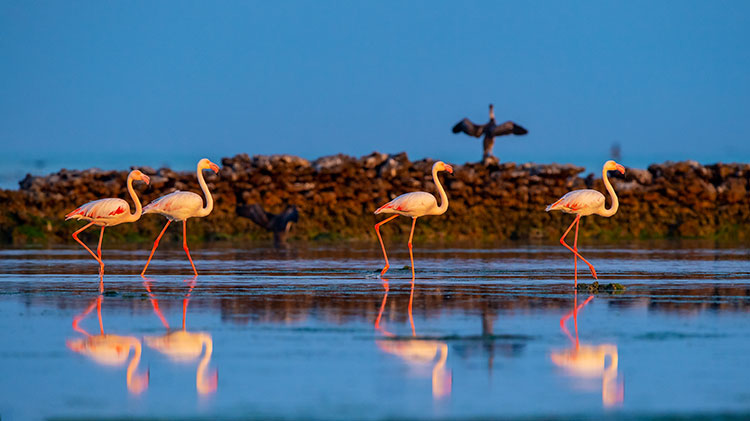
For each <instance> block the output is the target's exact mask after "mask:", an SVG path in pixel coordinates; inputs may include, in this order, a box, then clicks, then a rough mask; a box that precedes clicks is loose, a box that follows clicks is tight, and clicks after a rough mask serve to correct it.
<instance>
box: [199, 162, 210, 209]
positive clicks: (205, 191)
mask: <svg viewBox="0 0 750 421" xmlns="http://www.w3.org/2000/svg"><path fill="white" fill-rule="evenodd" d="M198 184H200V186H201V190H203V195H204V196H206V206H204V207H203V208H202V209H201V210H200V212H199V213H198V216H206V215H208V214H209V213H211V211H212V210H213V209H214V198H213V197H211V192H210V191H208V186H207V185H206V180H204V179H203V169H202V168H201V167H198Z"/></svg>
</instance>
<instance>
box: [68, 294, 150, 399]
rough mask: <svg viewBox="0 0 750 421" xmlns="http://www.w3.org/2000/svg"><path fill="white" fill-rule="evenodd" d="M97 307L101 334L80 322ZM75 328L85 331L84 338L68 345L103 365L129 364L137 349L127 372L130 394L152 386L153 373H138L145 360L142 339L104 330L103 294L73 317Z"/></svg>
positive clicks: (69, 341)
mask: <svg viewBox="0 0 750 421" xmlns="http://www.w3.org/2000/svg"><path fill="white" fill-rule="evenodd" d="M94 307H96V313H97V315H98V316H99V334H98V335H91V334H89V333H88V332H87V331H86V330H85V329H83V328H82V327H81V326H80V322H81V321H82V320H83V319H84V318H85V317H86V316H87V315H88V314H89V313H91V311H92V310H93V309H94ZM73 330H75V331H76V332H79V333H81V334H83V335H84V336H85V337H84V338H74V339H68V340H67V342H66V344H67V346H68V348H70V349H71V350H72V351H74V352H77V353H79V354H81V355H84V356H86V357H88V358H90V359H92V360H93V361H94V362H96V363H98V364H102V365H109V366H121V365H123V364H125V362H126V361H127V360H128V356H129V355H130V350H131V349H132V350H133V356H132V357H131V358H130V362H129V363H128V368H127V370H126V372H125V381H126V384H127V387H128V391H129V392H130V393H134V394H139V393H141V392H143V391H144V390H146V389H147V388H148V382H149V373H148V371H147V372H146V373H142V374H139V373H137V369H138V364H139V363H140V362H141V353H142V350H143V347H142V345H141V341H140V340H139V339H138V338H136V337H134V336H119V335H112V334H106V333H104V324H103V323H102V296H101V295H99V296H98V297H96V299H95V300H93V301H92V302H91V304H90V305H89V306H88V307H87V308H86V310H84V311H83V313H81V314H79V315H77V316H76V317H74V318H73Z"/></svg>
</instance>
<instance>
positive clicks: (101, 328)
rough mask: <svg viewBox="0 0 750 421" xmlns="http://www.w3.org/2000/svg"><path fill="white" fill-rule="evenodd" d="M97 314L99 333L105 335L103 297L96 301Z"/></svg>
mask: <svg viewBox="0 0 750 421" xmlns="http://www.w3.org/2000/svg"><path fill="white" fill-rule="evenodd" d="M96 314H97V315H98V316H99V333H101V334H102V335H104V323H102V296H101V295H100V296H99V298H97V299H96Z"/></svg>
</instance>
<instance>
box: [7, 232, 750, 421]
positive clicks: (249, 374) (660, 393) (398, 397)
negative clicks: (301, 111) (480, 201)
mask: <svg viewBox="0 0 750 421" xmlns="http://www.w3.org/2000/svg"><path fill="white" fill-rule="evenodd" d="M375 246H377V244H376V245H375ZM207 247H208V246H203V247H196V249H197V250H196V251H195V252H194V258H195V260H196V265H197V266H198V268H199V270H200V272H199V276H198V277H197V278H190V277H188V276H191V275H192V270H191V269H190V266H189V264H188V263H187V261H186V260H185V259H184V254H183V252H182V250H181V249H173V250H165V252H164V253H163V255H162V256H161V258H160V260H158V261H156V260H155V261H152V265H153V275H151V277H150V278H148V279H143V278H141V277H140V276H137V275H136V274H137V273H139V271H140V269H141V267H142V264H143V262H144V261H145V258H146V257H147V255H146V254H147V251H143V250H107V254H108V255H107V256H106V258H107V259H108V260H107V261H108V267H107V274H105V278H104V284H105V290H104V294H103V295H100V294H99V293H98V275H97V271H96V265H95V264H92V262H91V259H90V258H88V256H87V255H86V254H85V251H84V252H83V253H81V251H80V250H78V249H74V248H73V249H53V250H3V251H0V273H2V274H3V275H0V330H2V331H3V333H4V337H5V338H9V339H12V340H8V339H6V341H4V347H3V348H2V349H0V372H2V373H3V374H4V375H3V376H2V379H3V380H0V415H1V416H2V417H3V419H4V420H5V419H35V418H36V419H39V418H45V417H68V418H72V419H78V418H82V417H89V418H92V419H100V418H104V417H121V416H124V417H143V416H149V417H160V418H167V419H183V418H185V417H198V418H205V419H214V418H216V417H227V418H232V417H247V416H253V417H258V418H268V417H277V418H278V417H283V418H291V419H309V418H322V419H330V418H336V419H352V418H357V419H361V418H364V419H383V418H435V417H444V418H462V417H463V418H471V417H491V418H497V417H506V418H515V417H567V418H570V419H580V418H591V419H598V418H600V417H602V416H603V415H626V416H640V415H644V414H646V415H654V416H663V415H668V414H678V415H685V414H709V415H711V414H714V415H716V414H719V413H730V414H731V413H736V414H740V415H750V387H748V383H747V381H746V379H747V378H748V374H750V369H747V368H745V367H746V364H745V359H746V355H748V353H750V327H749V326H748V324H747V321H746V320H747V315H748V313H749V312H750V275H749V274H748V272H747V270H748V268H747V265H746V263H745V260H744V258H745V257H746V256H748V250H746V249H742V248H736V249H732V248H722V249H709V248H698V249H686V250H684V249H683V250H674V249H669V248H656V249H651V250H649V251H648V252H643V251H641V250H639V249H637V248H612V247H604V248H601V249H594V248H592V249H590V250H587V257H591V261H592V263H594V264H595V265H596V267H597V271H598V272H599V274H600V278H601V279H600V281H601V282H603V283H606V282H620V283H622V284H624V285H625V286H626V287H627V289H626V290H625V291H623V292H621V293H617V294H606V293H601V294H596V295H595V298H590V297H589V294H588V293H585V294H584V293H579V294H581V297H578V296H577V294H575V293H574V291H573V289H572V278H573V277H572V261H571V260H572V257H571V256H570V254H568V253H563V252H560V250H557V248H554V247H538V246H529V247H520V246H515V247H512V248H508V249H501V248H498V249H491V250H477V249H468V250H466V249H451V250H447V251H446V250H437V249H432V250H430V249H425V250H417V256H418V260H417V276H416V279H415V280H414V281H413V282H412V279H411V272H410V270H408V269H401V267H402V265H404V264H406V263H407V262H408V254H407V253H406V251H405V250H404V251H400V252H399V251H396V250H394V253H393V256H392V258H391V261H392V269H391V270H392V272H389V275H391V276H390V277H389V278H388V279H387V280H381V279H379V278H378V277H377V274H378V273H379V269H380V268H381V266H382V262H381V261H380V258H381V256H380V255H379V250H378V249H377V248H376V247H371V248H370V247H362V248H358V247H357V246H351V247H348V246H347V247H346V248H345V247H339V248H336V247H332V246H326V247H322V248H320V249H317V248H300V249H297V250H286V251H276V250H272V249H252V248H251V249H247V250H242V249H237V248H217V249H207ZM200 248H203V250H201V249H200ZM563 251H564V250H563ZM399 253H400V254H399ZM199 262H200V263H199ZM579 282H591V279H590V277H588V278H587V277H586V276H581V277H580V279H579ZM97 319H98V320H97ZM71 326H72V328H71ZM570 329H573V330H572V331H571V330H570ZM626 382H627V383H626ZM626 386H627V393H625V391H626Z"/></svg>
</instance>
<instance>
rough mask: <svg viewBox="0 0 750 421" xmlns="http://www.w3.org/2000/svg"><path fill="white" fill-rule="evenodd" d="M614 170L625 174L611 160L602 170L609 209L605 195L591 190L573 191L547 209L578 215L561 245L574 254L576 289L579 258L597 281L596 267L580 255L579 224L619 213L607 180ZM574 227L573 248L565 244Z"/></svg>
mask: <svg viewBox="0 0 750 421" xmlns="http://www.w3.org/2000/svg"><path fill="white" fill-rule="evenodd" d="M612 170H617V171H619V172H620V173H622V174H625V167H623V166H622V165H620V164H618V163H617V162H615V161H611V160H610V161H607V162H605V163H604V168H602V180H604V186H605V187H606V188H607V191H608V192H609V196H610V197H611V198H612V206H611V207H610V208H609V209H607V208H605V207H604V201H605V199H604V195H603V194H601V193H599V192H598V191H596V190H591V189H583V190H573V191H572V192H570V193H568V194H566V195H565V196H563V197H562V198H560V199H559V200H558V201H557V202H555V203H553V204H551V205H549V206H547V209H546V210H547V212H549V211H553V210H561V211H563V212H565V213H574V214H576V219H575V220H574V221H573V223H572V224H570V226H569V227H568V229H567V231H565V234H563V236H562V237H560V244H562V245H563V246H565V247H566V248H567V249H568V250H570V251H572V252H573V270H574V273H575V274H574V277H575V286H576V287H577V286H578V258H580V259H581V260H583V261H584V262H585V263H586V264H587V265H589V269H590V270H591V274H592V275H593V276H594V279H597V277H596V270H595V269H594V266H593V265H592V264H591V263H589V262H588V260H586V259H584V258H583V256H581V255H580V254H579V253H578V223H579V222H580V220H581V217H582V216H588V215H591V214H597V215H600V216H604V217H606V218H609V217H610V216H612V215H614V214H615V212H617V208H618V207H619V206H620V203H619V202H618V201H617V195H616V194H615V190H614V189H613V188H612V184H610V182H609V179H608V178H607V171H612ZM573 225H575V226H576V236H575V240H573V248H571V247H570V246H569V245H568V244H567V243H566V242H565V237H566V236H567V235H568V233H569V232H570V229H571V228H573Z"/></svg>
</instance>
